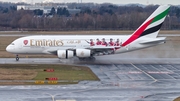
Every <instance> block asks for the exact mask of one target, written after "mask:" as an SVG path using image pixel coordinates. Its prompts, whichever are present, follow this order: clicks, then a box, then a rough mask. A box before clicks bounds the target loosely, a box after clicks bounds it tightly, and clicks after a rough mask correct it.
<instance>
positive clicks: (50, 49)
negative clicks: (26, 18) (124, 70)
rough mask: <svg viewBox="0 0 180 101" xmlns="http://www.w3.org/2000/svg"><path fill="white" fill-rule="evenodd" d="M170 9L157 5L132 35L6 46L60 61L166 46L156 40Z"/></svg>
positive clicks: (39, 38) (45, 38)
mask: <svg viewBox="0 0 180 101" xmlns="http://www.w3.org/2000/svg"><path fill="white" fill-rule="evenodd" d="M169 8H170V6H168V5H163V6H159V7H158V8H157V9H156V10H155V11H154V12H153V13H152V14H151V15H150V17H149V18H148V19H147V20H146V21H145V22H144V23H143V24H142V25H141V26H140V27H139V28H138V29H137V30H136V31H135V32H134V33H133V34H132V35H35V36H27V37H21V38H18V39H16V40H14V41H13V42H12V43H11V44H10V45H8V46H7V48H6V50H7V51H8V52H10V53H13V54H16V61H19V57H18V54H53V55H57V57H58V58H60V59H69V58H72V57H78V58H79V60H82V61H83V60H95V58H94V56H102V55H113V54H120V53H123V52H129V51H134V50H138V49H142V48H147V47H151V46H155V45H158V44H162V43H165V37H159V38H157V35H158V33H159V31H160V28H161V26H162V24H163V22H164V20H165V18H166V15H167V14H168V11H169Z"/></svg>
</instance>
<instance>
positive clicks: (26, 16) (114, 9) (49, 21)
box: [0, 4, 180, 30]
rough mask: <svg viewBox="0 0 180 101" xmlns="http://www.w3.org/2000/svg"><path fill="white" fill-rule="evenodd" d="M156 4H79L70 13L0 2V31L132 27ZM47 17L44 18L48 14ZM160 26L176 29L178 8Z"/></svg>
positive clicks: (135, 26)
mask: <svg viewBox="0 0 180 101" xmlns="http://www.w3.org/2000/svg"><path fill="white" fill-rule="evenodd" d="M157 7H158V5H149V6H146V7H141V6H137V5H132V6H117V5H112V4H109V5H97V6H93V7H88V6H81V7H76V8H78V9H80V12H79V13H75V14H70V12H69V11H68V9H66V8H58V9H57V11H56V10H55V8H52V9H51V12H50V14H48V15H44V14H43V12H42V11H41V10H34V11H31V10H23V9H22V10H18V11H17V10H16V6H14V5H10V6H6V7H3V6H1V5H0V30H17V29H23V30H134V29H136V28H138V27H139V26H140V25H141V24H142V23H143V22H144V21H145V19H146V18H147V17H148V16H149V15H150V14H151V13H152V12H153V11H154V10H155V9H156V8H157ZM50 15H51V17H48V16H50ZM162 29H167V30H174V29H180V8H179V7H176V6H172V7H171V8H170V12H169V15H168V16H167V18H166V20H165V22H164V24H163V26H162Z"/></svg>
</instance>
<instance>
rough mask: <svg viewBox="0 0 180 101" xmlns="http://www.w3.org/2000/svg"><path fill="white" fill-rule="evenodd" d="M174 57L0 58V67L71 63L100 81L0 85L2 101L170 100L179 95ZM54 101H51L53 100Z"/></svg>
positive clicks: (179, 71)
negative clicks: (79, 66) (92, 59)
mask: <svg viewBox="0 0 180 101" xmlns="http://www.w3.org/2000/svg"><path fill="white" fill-rule="evenodd" d="M179 61H180V59H178V58H163V59H157V58H151V59H143V58H139V59H137V58H131V59H128V58H126V59H118V58H114V59H113V58H108V59H107V58H104V57H99V58H98V59H97V61H96V62H88V63H84V62H78V60H77V59H73V60H61V61H60V60H59V59H56V58H53V59H52V58H46V59H44V58H41V59H39V58H21V59H20V61H18V62H16V61H15V59H13V58H1V59H0V63H1V64H16V63H23V64H37V63H43V64H44V63H48V64H49V63H51V64H62V63H63V64H75V65H84V66H88V67H89V68H90V69H91V70H92V71H93V72H94V73H95V74H96V75H97V76H98V77H99V79H100V81H81V82H79V84H75V85H33V86H28V85H26V86H23V85H20V86H0V100H3V101H58V100H59V101H172V100H173V99H175V98H177V97H178V96H180V63H179ZM52 97H53V98H54V99H53V98H52Z"/></svg>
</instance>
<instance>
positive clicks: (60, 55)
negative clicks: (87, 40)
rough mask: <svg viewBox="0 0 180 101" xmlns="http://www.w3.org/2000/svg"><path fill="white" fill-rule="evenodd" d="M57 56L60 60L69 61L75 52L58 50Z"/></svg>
mask: <svg viewBox="0 0 180 101" xmlns="http://www.w3.org/2000/svg"><path fill="white" fill-rule="evenodd" d="M57 56H58V58H60V59H69V58H72V57H74V52H73V51H70V50H58V51H57Z"/></svg>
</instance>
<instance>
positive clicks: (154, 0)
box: [0, 0, 180, 5]
mask: <svg viewBox="0 0 180 101" xmlns="http://www.w3.org/2000/svg"><path fill="white" fill-rule="evenodd" d="M0 1H4V2H26V3H31V2H32V1H33V2H34V3H36V2H45V1H54V2H78V1H81V0H0ZM82 2H86V3H87V2H94V3H113V4H129V3H139V4H145V5H147V4H159V5H161V4H172V5H180V0H82Z"/></svg>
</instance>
